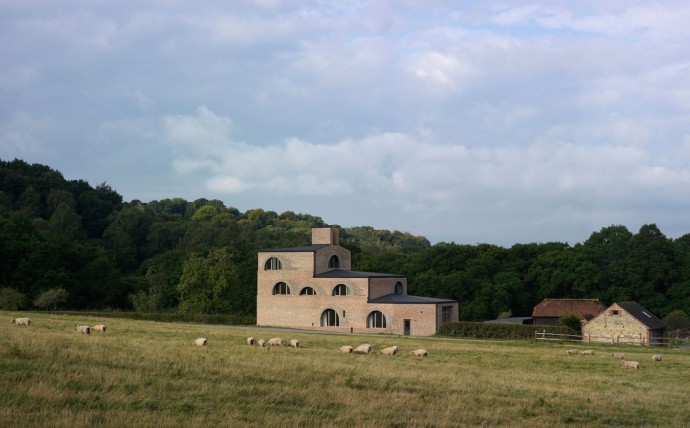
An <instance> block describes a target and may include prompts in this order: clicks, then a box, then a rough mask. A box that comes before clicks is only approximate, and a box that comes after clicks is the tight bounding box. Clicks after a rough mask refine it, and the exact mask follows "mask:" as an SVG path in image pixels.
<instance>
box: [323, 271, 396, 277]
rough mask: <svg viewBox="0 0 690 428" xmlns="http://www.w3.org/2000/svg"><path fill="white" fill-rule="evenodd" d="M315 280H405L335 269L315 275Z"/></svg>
mask: <svg viewBox="0 0 690 428" xmlns="http://www.w3.org/2000/svg"><path fill="white" fill-rule="evenodd" d="M314 278H405V276H403V275H396V274H393V273H377V272H360V271H357V270H345V269H333V270H329V271H327V272H323V273H319V274H316V275H314Z"/></svg>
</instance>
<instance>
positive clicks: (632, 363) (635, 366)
mask: <svg viewBox="0 0 690 428" xmlns="http://www.w3.org/2000/svg"><path fill="white" fill-rule="evenodd" d="M623 367H627V368H630V369H635V370H639V369H640V363H638V362H637V361H623Z"/></svg>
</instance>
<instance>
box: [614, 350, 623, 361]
mask: <svg viewBox="0 0 690 428" xmlns="http://www.w3.org/2000/svg"><path fill="white" fill-rule="evenodd" d="M611 358H616V359H618V360H624V359H625V354H624V353H622V352H614V353H613V354H611Z"/></svg>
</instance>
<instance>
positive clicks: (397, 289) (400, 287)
mask: <svg viewBox="0 0 690 428" xmlns="http://www.w3.org/2000/svg"><path fill="white" fill-rule="evenodd" d="M394 293H395V294H403V285H402V282H400V281H398V282H396V283H395V291H394Z"/></svg>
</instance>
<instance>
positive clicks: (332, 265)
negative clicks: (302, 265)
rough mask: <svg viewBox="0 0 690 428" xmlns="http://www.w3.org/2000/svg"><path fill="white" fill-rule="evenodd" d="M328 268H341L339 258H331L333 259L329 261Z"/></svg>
mask: <svg viewBox="0 0 690 428" xmlns="http://www.w3.org/2000/svg"><path fill="white" fill-rule="evenodd" d="M328 267H329V268H331V269H337V268H339V267H340V259H339V258H338V256H331V258H330V259H328Z"/></svg>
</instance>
